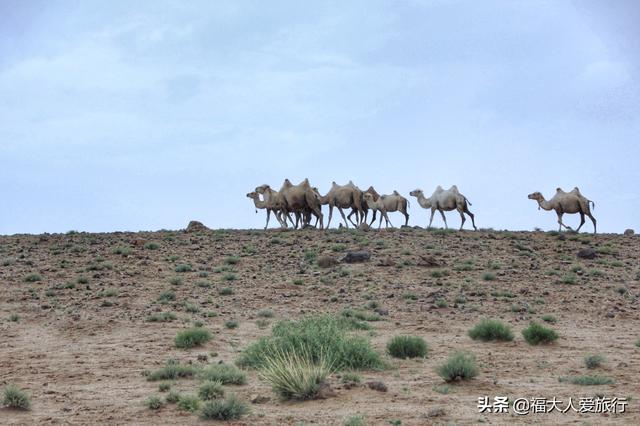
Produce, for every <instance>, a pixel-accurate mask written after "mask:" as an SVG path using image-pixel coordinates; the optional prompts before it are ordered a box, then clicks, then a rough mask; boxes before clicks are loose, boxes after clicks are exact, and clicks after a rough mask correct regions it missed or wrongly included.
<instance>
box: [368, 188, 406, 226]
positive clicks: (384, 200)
mask: <svg viewBox="0 0 640 426" xmlns="http://www.w3.org/2000/svg"><path fill="white" fill-rule="evenodd" d="M364 200H365V201H366V202H367V206H368V207H369V208H370V209H372V210H373V212H374V219H373V220H375V213H376V211H379V212H380V213H381V214H382V215H381V216H380V224H379V226H378V229H380V226H382V218H383V217H384V219H385V221H386V222H385V224H386V226H387V227H388V226H389V225H391V226H392V227H393V225H392V224H391V221H390V220H389V217H388V216H387V213H391V212H400V213H402V214H403V215H404V217H405V221H404V224H405V226H406V225H407V224H408V223H409V214H408V213H407V206H408V204H409V201H407V199H406V198H404V197H403V196H402V195H400V194H399V193H398V191H393V194H391V195H381V196H380V197H378V199H377V200H376V199H375V198H374V196H373V194H371V193H369V192H365V193H364ZM373 220H372V221H371V224H373ZM371 224H369V225H371Z"/></svg>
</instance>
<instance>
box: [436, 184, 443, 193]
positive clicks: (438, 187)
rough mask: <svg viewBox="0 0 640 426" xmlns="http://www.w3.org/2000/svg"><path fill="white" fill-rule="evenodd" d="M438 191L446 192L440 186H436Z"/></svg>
mask: <svg viewBox="0 0 640 426" xmlns="http://www.w3.org/2000/svg"><path fill="white" fill-rule="evenodd" d="M436 191H437V192H440V191H444V189H442V187H441V186H440V185H438V186H436Z"/></svg>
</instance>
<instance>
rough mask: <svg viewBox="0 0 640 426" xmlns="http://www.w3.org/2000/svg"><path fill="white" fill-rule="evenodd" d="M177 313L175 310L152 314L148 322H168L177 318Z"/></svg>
mask: <svg viewBox="0 0 640 426" xmlns="http://www.w3.org/2000/svg"><path fill="white" fill-rule="evenodd" d="M176 318H177V317H176V314H174V313H173V312H160V313H157V314H152V315H149V316H148V317H147V321H148V322H168V321H173V320H174V319H176Z"/></svg>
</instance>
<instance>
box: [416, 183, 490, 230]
mask: <svg viewBox="0 0 640 426" xmlns="http://www.w3.org/2000/svg"><path fill="white" fill-rule="evenodd" d="M410 194H411V195H412V196H414V197H416V198H417V199H418V204H420V206H421V207H423V208H425V209H431V218H430V219H429V228H431V223H432V222H433V215H434V214H435V212H436V210H438V211H439V212H440V215H441V216H442V220H444V226H445V228H448V226H447V218H446V217H445V215H444V212H448V211H452V210H457V211H458V213H460V219H462V223H460V230H462V227H463V226H464V222H465V220H466V218H465V217H464V215H465V213H466V214H468V215H469V217H470V218H471V223H472V224H473V229H478V228H476V222H475V216H474V214H473V213H471V211H470V210H469V206H470V205H471V202H470V201H469V200H468V199H467V197H465V196H464V195H462V194H461V193H460V191H458V187H457V186H455V185H453V186H452V187H451V188H449V189H447V190H444V189H442V187H441V186H440V185H438V187H437V188H436V190H435V191H434V192H433V194H432V195H431V197H429V198H426V197H425V196H424V193H423V192H422V190H421V189H414V190H413V191H411V192H410Z"/></svg>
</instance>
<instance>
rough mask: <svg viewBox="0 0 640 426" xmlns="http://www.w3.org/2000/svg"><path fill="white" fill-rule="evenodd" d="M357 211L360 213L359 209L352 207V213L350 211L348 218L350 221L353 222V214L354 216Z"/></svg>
mask: <svg viewBox="0 0 640 426" xmlns="http://www.w3.org/2000/svg"><path fill="white" fill-rule="evenodd" d="M356 213H358V211H357V210H356V209H354V208H352V209H351V213H349V214H348V215H347V219H349V221H350V222H351V223H353V220H351V216H353V215H354V214H356Z"/></svg>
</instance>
